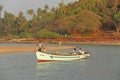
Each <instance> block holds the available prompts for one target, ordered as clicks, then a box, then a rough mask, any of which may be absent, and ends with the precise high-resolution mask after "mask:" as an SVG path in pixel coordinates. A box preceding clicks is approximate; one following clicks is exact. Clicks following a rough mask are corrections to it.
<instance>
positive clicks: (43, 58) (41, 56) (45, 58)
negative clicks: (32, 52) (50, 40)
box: [36, 51, 90, 62]
mask: <svg viewBox="0 0 120 80" xmlns="http://www.w3.org/2000/svg"><path fill="white" fill-rule="evenodd" d="M88 56H90V55H89V54H87V55H86V54H82V55H72V54H49V53H43V52H39V51H37V52H36V57H37V61H38V62H52V61H72V60H79V59H85V58H87V57H88Z"/></svg>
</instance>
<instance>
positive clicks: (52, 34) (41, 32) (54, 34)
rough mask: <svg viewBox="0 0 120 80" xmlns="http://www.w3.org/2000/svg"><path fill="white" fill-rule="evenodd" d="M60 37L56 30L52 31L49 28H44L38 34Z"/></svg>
mask: <svg viewBox="0 0 120 80" xmlns="http://www.w3.org/2000/svg"><path fill="white" fill-rule="evenodd" d="M58 37H59V35H58V34H57V33H56V32H52V31H49V30H47V29H42V30H40V31H39V32H38V34H37V38H58Z"/></svg>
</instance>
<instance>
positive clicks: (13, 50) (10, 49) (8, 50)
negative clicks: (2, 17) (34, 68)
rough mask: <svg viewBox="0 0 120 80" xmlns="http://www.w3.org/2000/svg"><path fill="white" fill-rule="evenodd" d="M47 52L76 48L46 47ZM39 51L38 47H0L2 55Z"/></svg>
mask: <svg viewBox="0 0 120 80" xmlns="http://www.w3.org/2000/svg"><path fill="white" fill-rule="evenodd" d="M45 48H46V49H47V51H51V50H54V51H57V50H64V49H72V48H74V46H45ZM37 50H38V46H0V54H10V53H16V52H33V53H35V51H37Z"/></svg>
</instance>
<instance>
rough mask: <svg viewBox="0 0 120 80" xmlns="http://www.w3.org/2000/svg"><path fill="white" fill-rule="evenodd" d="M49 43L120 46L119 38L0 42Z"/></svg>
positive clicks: (0, 41)
mask: <svg viewBox="0 0 120 80" xmlns="http://www.w3.org/2000/svg"><path fill="white" fill-rule="evenodd" d="M39 42H42V43H50V44H94V45H120V37H105V38H94V37H85V38H58V39H34V38H20V39H11V40H5V39H2V40H0V43H39Z"/></svg>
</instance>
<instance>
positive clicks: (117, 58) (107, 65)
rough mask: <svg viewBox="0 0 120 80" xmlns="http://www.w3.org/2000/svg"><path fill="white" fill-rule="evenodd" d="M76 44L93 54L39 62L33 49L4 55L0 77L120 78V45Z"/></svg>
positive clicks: (36, 79) (16, 79)
mask: <svg viewBox="0 0 120 80" xmlns="http://www.w3.org/2000/svg"><path fill="white" fill-rule="evenodd" d="M2 45H3V44H2ZM4 45H6V44H4ZM7 45H8V44H7ZM11 45H13V44H11ZM20 45H21V44H20ZM23 45H25V44H23ZM16 46H18V45H16ZM30 46H31V45H30ZM75 46H77V47H82V48H83V49H86V50H89V51H90V52H92V56H91V57H90V58H88V59H85V60H80V61H70V62H51V63H39V64H38V63H37V62H36V57H35V54H34V53H33V52H27V53H16V54H0V80H120V46H104V45H75ZM62 52H69V51H62Z"/></svg>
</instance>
